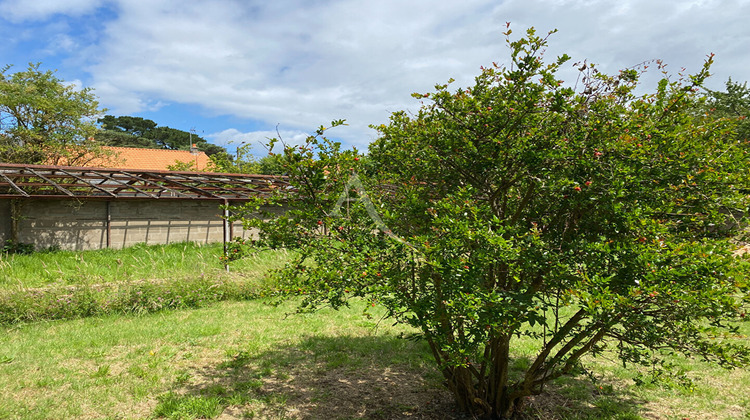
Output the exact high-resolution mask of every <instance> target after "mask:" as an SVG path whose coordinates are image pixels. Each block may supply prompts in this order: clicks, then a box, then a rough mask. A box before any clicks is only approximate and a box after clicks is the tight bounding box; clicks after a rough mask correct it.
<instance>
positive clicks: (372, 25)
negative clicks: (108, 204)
mask: <svg viewBox="0 0 750 420" xmlns="http://www.w3.org/2000/svg"><path fill="white" fill-rule="evenodd" d="M0 1H2V0H0ZM63 4H64V5H63ZM103 4H107V5H112V4H114V5H116V6H115V7H113V8H112V9H111V10H112V11H116V15H115V17H114V18H113V19H112V20H109V21H106V22H105V23H104V24H103V27H104V29H103V32H101V33H97V34H96V36H95V37H92V39H95V40H96V41H95V42H96V43H95V44H94V45H92V46H91V47H89V48H82V50H81V52H80V55H79V59H80V60H82V61H81V64H80V65H81V67H83V68H85V69H86V70H87V71H89V72H90V73H91V75H92V83H90V84H92V85H93V86H94V87H95V88H96V94H97V96H99V97H100V99H101V103H102V104H103V106H107V107H109V108H110V111H111V112H112V113H115V114H134V113H137V112H140V111H144V110H156V109H159V108H160V107H161V106H163V105H165V104H171V103H181V104H190V105H198V106H200V107H201V108H202V109H203V110H204V111H205V112H206V113H208V114H212V115H232V116H236V117H239V118H240V119H246V120H254V121H262V122H264V123H266V124H267V126H268V127H274V126H276V125H277V124H281V127H285V128H287V129H289V130H299V132H300V133H301V132H308V133H309V132H311V131H313V130H314V129H315V127H317V126H319V125H321V124H326V123H327V122H330V121H331V120H334V119H339V118H344V119H346V120H347V122H348V123H349V126H348V127H341V128H339V129H337V130H336V136H337V137H340V138H342V139H343V140H345V141H347V142H348V143H350V144H352V145H357V146H360V147H362V146H364V145H366V144H367V143H369V142H370V141H371V140H372V139H373V137H374V136H375V132H374V131H373V130H370V129H368V128H367V126H368V124H379V123H383V122H386V120H387V118H388V115H389V113H390V112H392V111H397V110H400V109H405V108H406V109H411V110H415V109H416V108H417V107H418V106H419V103H418V102H417V101H415V100H414V99H413V98H411V96H410V94H411V93H412V92H427V91H430V90H432V88H433V86H434V84H436V83H444V82H445V81H446V80H447V79H449V78H451V77H452V78H455V79H456V83H455V85H456V86H466V85H469V84H471V83H472V82H473V78H474V76H475V75H476V74H477V73H478V72H479V67H480V66H481V65H488V64H490V63H492V62H493V61H497V62H499V63H504V62H506V61H507V57H508V50H507V47H506V46H505V43H504V39H503V36H502V35H501V33H502V31H503V30H504V29H505V22H506V21H510V22H512V26H511V28H512V29H513V30H514V35H513V37H519V36H521V35H522V34H523V32H524V30H525V29H526V28H527V27H530V26H535V27H537V28H538V30H539V33H546V32H547V31H549V30H551V29H554V28H558V29H559V30H560V31H559V33H557V34H555V35H553V36H552V37H551V38H550V48H549V51H548V52H547V55H548V56H549V57H553V56H556V55H559V54H561V53H563V52H565V53H568V54H569V55H571V56H572V57H573V58H574V60H583V59H589V61H591V62H594V63H599V64H600V65H601V68H602V69H603V70H604V71H606V72H610V73H612V72H616V71H617V70H618V69H621V68H624V67H628V66H633V65H636V64H638V63H641V62H643V61H644V60H649V59H653V58H663V59H665V61H666V62H667V63H670V66H671V67H669V68H670V69H671V70H672V71H673V72H678V71H679V70H680V68H681V67H683V66H684V67H687V69H688V71H689V72H691V71H692V72H694V71H697V70H698V69H699V68H700V65H701V63H702V61H703V60H704V58H705V55H706V54H708V53H711V52H715V53H717V58H716V61H717V63H716V65H715V67H714V72H715V73H716V77H715V79H714V81H713V82H712V83H714V85H713V86H714V87H721V86H722V85H723V82H724V81H725V80H726V79H727V78H728V77H729V76H733V78H734V79H736V80H747V79H750V76H748V75H747V69H748V68H750V55H748V54H747V53H746V51H745V50H746V48H747V45H750V32H748V31H747V30H746V23H745V19H744V17H745V16H748V15H750V0H721V1H720V0H696V1H684V2H677V1H674V2H667V1H653V0H621V1H618V2H614V3H613V2H611V1H609V0H504V1H500V2H498V1H497V0H464V1H461V2H455V1H450V0H412V1H409V2H403V1H401V0H381V1H378V2H361V1H355V0H338V1H332V0H320V1H315V2H306V1H302V0H278V1H270V2H269V1H259V0H248V1H243V0H215V1H212V2H180V3H177V2H174V1H173V0H149V1H143V0H98V1H97V0H71V1H66V2H53V1H51V0H44V1H37V2H30V1H21V0H18V1H17V0H8V1H5V2H2V3H0V10H2V11H5V12H6V13H11V14H12V16H15V18H17V19H20V18H21V17H24V16H26V17H27V18H28V19H31V18H37V19H39V18H42V17H44V16H49V15H50V14H52V13H67V14H81V13H87V12H89V11H91V8H94V7H96V6H97V5H103ZM89 36H90V35H89ZM57 42H58V45H59V46H60V47H61V48H71V49H75V48H76V47H77V46H78V45H79V44H84V43H82V42H81V40H69V39H65V38H64V37H61V38H58V40H57ZM564 75H565V76H566V79H567V80H572V79H575V74H573V72H572V70H570V68H569V69H568V70H567V71H566V72H565V73H564ZM271 134H272V135H274V134H275V133H271ZM230 135H244V134H242V133H239V132H237V133H234V134H232V133H231V132H229V131H227V132H223V133H216V136H217V137H216V139H217V141H219V139H224V138H230ZM222 136H224V137H222Z"/></svg>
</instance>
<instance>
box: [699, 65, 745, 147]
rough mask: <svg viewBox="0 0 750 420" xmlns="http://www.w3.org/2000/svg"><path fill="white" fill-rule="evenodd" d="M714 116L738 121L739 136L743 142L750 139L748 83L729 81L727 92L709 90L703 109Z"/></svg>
mask: <svg viewBox="0 0 750 420" xmlns="http://www.w3.org/2000/svg"><path fill="white" fill-rule="evenodd" d="M702 108H703V109H704V110H705V111H706V112H708V113H712V114H714V115H718V116H722V117H727V118H733V119H736V120H737V136H738V138H739V139H741V140H743V139H744V140H748V139H750V88H748V87H747V82H745V83H742V84H740V83H738V82H734V81H732V79H731V78H729V80H727V83H726V91H725V92H720V91H713V90H707V101H706V103H705V104H704V106H703V107H702Z"/></svg>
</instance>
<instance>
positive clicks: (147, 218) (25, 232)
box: [0, 199, 252, 250]
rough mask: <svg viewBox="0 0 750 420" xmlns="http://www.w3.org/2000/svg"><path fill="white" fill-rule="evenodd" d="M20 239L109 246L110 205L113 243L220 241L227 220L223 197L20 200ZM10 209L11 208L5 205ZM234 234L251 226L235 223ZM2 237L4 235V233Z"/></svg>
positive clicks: (5, 224) (5, 225) (39, 244)
mask: <svg viewBox="0 0 750 420" xmlns="http://www.w3.org/2000/svg"><path fill="white" fill-rule="evenodd" d="M9 202H10V200H0V235H6V236H7V237H9V236H10V226H11V223H10V219H11V218H10V203H9ZM19 203H20V207H19V208H18V213H19V214H20V215H21V217H20V218H19V220H18V232H17V234H18V240H19V242H23V243H32V244H34V245H35V246H36V248H37V249H44V248H48V247H51V246H54V247H59V248H60V249H66V250H89V249H101V248H106V247H107V206H108V205H109V214H110V247H111V248H115V249H119V248H123V247H128V246H132V245H135V244H137V243H143V242H145V243H147V244H167V243H173V242H181V241H193V242H200V243H212V242H221V241H222V240H223V238H224V225H223V220H222V219H221V214H222V210H221V209H220V207H219V206H220V205H221V203H220V202H217V201H205V200H114V201H110V202H109V204H108V203H107V202H106V201H78V200H36V199H24V200H19ZM6 209H7V210H6ZM232 230H233V232H232V236H233V237H237V236H239V237H243V238H247V237H249V236H251V235H252V232H248V231H245V230H244V229H242V225H241V224H240V223H235V224H234V226H233V229H232ZM0 238H2V236H0Z"/></svg>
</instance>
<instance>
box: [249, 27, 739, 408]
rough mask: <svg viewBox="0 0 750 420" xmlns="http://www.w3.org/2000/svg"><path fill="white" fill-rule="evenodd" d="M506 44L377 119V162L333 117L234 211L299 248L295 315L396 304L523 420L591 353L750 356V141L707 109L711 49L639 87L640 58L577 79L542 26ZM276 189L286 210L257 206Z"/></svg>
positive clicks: (481, 398) (468, 390)
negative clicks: (564, 75)
mask: <svg viewBox="0 0 750 420" xmlns="http://www.w3.org/2000/svg"><path fill="white" fill-rule="evenodd" d="M507 37H508V40H507V42H508V47H509V50H510V59H509V61H508V64H507V65H500V64H493V65H492V66H490V67H488V68H483V69H482V72H481V73H480V74H479V76H477V77H476V81H475V84H474V85H473V86H470V87H467V88H463V87H462V88H456V89H451V88H450V84H444V85H438V86H436V88H435V91H434V92H431V93H425V94H415V95H414V96H415V97H416V98H418V99H419V100H420V101H421V103H422V106H421V108H420V110H419V111H418V112H417V113H416V114H410V113H407V112H404V111H400V112H396V113H394V114H393V115H392V116H391V118H390V122H389V123H388V124H383V125H379V126H377V127H376V128H377V130H378V131H379V132H380V137H379V138H378V139H377V140H376V141H375V142H374V143H372V144H371V145H370V148H369V156H368V157H367V160H368V163H367V168H365V167H364V165H363V160H364V159H363V158H364V157H363V156H362V155H361V154H359V152H357V151H356V150H342V149H341V147H340V144H338V143H336V142H333V141H331V140H329V139H327V138H326V137H325V134H326V131H327V129H326V128H324V127H321V128H320V129H319V130H318V131H317V133H316V134H315V135H313V136H311V137H309V138H308V139H307V142H306V143H305V144H303V145H301V146H292V145H284V147H283V153H282V154H280V155H279V156H280V157H281V162H282V163H283V166H284V168H285V170H286V171H287V172H288V174H289V179H290V182H291V183H292V185H293V186H294V189H293V190H285V191H279V192H278V194H277V195H276V196H274V197H272V198H270V199H262V198H259V199H258V202H255V203H250V204H249V205H248V206H246V207H244V208H241V209H240V208H238V209H235V211H236V212H237V214H238V217H242V218H243V219H244V223H245V225H246V227H256V228H258V229H259V232H260V233H259V238H258V239H257V240H255V241H252V242H251V243H245V242H238V243H237V244H236V245H235V246H237V247H240V248H241V247H248V248H247V249H246V251H248V252H254V251H257V250H261V249H266V248H289V249H294V250H296V251H297V252H295V253H294V254H292V255H293V261H292V262H290V263H289V264H288V265H287V266H286V267H285V268H283V269H281V270H278V271H277V272H275V276H276V277H277V278H278V280H279V282H280V290H279V291H278V295H279V297H281V298H284V297H288V296H296V295H302V296H303V303H302V304H301V307H300V310H314V309H315V308H317V307H319V306H321V305H330V306H333V307H334V308H338V307H340V306H342V305H347V302H348V301H349V300H350V299H353V298H359V299H362V298H363V299H366V300H368V301H370V302H372V303H373V304H376V303H377V304H380V305H383V306H384V307H385V308H386V310H387V314H388V316H389V317H391V318H393V319H395V321H396V322H400V323H405V324H409V325H411V326H413V327H414V328H415V331H417V334H416V335H415V338H419V339H423V340H425V341H426V342H427V343H428V345H429V347H430V349H431V350H432V353H433V356H434V359H435V362H436V364H437V367H438V369H439V370H440V372H441V373H442V374H443V376H444V378H445V383H446V385H447V387H448V388H449V389H450V390H451V391H452V392H453V394H454V396H455V399H456V402H457V404H458V405H459V406H460V407H461V408H462V409H464V410H466V411H467V412H469V413H471V414H473V415H475V416H479V417H483V418H511V417H514V416H516V415H518V414H519V413H520V412H521V410H522V406H523V401H524V399H525V397H527V396H529V395H535V394H538V393H540V392H541V391H542V389H543V387H544V385H545V384H546V383H547V382H549V381H550V380H552V379H555V378H558V377H560V376H562V375H566V374H570V373H572V372H574V371H575V370H576V369H578V368H579V367H580V366H581V364H582V360H583V359H582V358H583V356H584V355H587V354H594V355H598V354H601V353H602V352H605V351H606V352H609V353H608V354H609V355H610V357H619V358H620V359H622V361H623V363H638V364H644V365H649V366H661V365H660V363H662V362H663V358H662V356H663V355H664V354H665V353H664V352H666V351H669V352H681V353H683V354H685V355H687V356H688V357H701V358H704V359H706V360H710V361H713V362H716V363H718V364H720V365H723V366H727V367H736V366H745V365H747V363H748V361H749V360H750V359H749V358H750V349H749V348H748V347H747V345H743V344H742V343H741V342H738V341H736V340H732V339H731V337H732V335H731V334H732V333H733V332H735V331H736V328H735V325H736V324H734V323H736V322H741V321H742V319H743V317H744V316H745V313H746V311H747V309H748V302H749V299H748V283H747V274H746V273H747V263H748V261H747V259H744V260H743V259H740V258H735V257H734V256H733V254H732V251H733V249H734V248H735V247H736V246H735V244H734V243H733V242H732V238H733V237H734V236H735V235H736V233H737V232H738V231H739V230H740V227H741V226H742V224H743V223H744V222H745V221H746V214H747V211H748V191H750V155H748V151H750V142H748V141H747V140H746V139H738V138H737V137H736V136H735V135H733V130H734V126H733V122H732V121H730V120H727V119H724V118H718V117H716V116H715V115H711V114H701V115H695V112H694V109H695V108H696V106H698V105H699V102H700V101H701V99H700V94H699V88H700V86H701V84H702V83H703V81H704V80H705V78H706V77H708V71H709V67H710V65H711V62H712V57H709V58H708V60H707V61H706V64H705V66H704V67H703V68H702V69H701V70H700V71H699V72H697V73H696V74H695V75H693V76H690V77H689V78H685V79H682V78H678V79H676V80H673V79H670V78H669V77H666V76H665V78H664V79H663V80H661V81H660V82H659V84H658V87H657V88H656V90H655V91H654V92H651V93H647V94H643V95H636V94H635V89H636V86H638V80H639V77H640V75H641V72H639V71H638V70H633V69H629V70H624V71H621V72H620V73H619V74H616V75H606V74H604V73H601V72H599V71H598V70H597V69H596V67H594V66H592V65H589V64H586V63H578V64H576V66H577V67H578V68H579V70H580V78H579V84H578V86H577V87H575V88H574V87H570V86H566V85H565V83H564V82H563V81H561V80H559V78H558V76H557V73H558V71H559V69H560V68H561V66H563V65H565V64H566V63H567V62H568V60H569V58H568V57H567V56H562V57H559V58H557V59H555V60H553V61H552V62H549V63H546V62H545V58H544V57H543V52H544V49H545V47H546V43H547V38H546V37H540V36H538V35H537V34H536V33H535V31H534V30H533V29H531V30H529V31H528V33H527V34H526V36H525V37H523V38H520V39H518V40H512V39H511V38H510V30H508V32H507ZM341 123H342V122H341V121H336V122H334V123H333V124H332V125H333V126H336V125H339V124H341ZM274 144H276V142H274V141H272V142H271V146H273V145H274ZM365 169H366V170H365ZM269 202H270V203H273V202H276V203H279V204H281V203H284V204H285V205H286V206H287V208H288V209H289V210H288V211H287V212H286V213H285V214H284V215H282V216H280V217H275V218H256V217H254V216H257V215H258V212H259V209H260V208H261V207H260V204H268V203H269ZM521 337H528V338H532V339H534V340H536V343H537V344H538V345H537V347H536V348H535V349H534V350H533V352H532V353H528V352H529V350H526V353H519V352H518V351H517V349H516V348H515V345H516V343H517V342H518V340H519V338H521ZM513 357H517V358H524V359H526V360H525V361H524V363H516V364H512V363H511V360H512V358H513ZM514 366H515V369H514Z"/></svg>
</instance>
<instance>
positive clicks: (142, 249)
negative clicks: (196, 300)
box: [0, 242, 267, 291]
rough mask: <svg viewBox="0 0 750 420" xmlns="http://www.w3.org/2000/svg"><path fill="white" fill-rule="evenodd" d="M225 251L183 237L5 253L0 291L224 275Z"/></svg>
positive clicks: (254, 267)
mask: <svg viewBox="0 0 750 420" xmlns="http://www.w3.org/2000/svg"><path fill="white" fill-rule="evenodd" d="M222 252H223V246H222V244H210V245H200V244H197V243H194V242H180V243H175V244H170V245H146V244H138V245H135V246H132V247H129V248H124V249H121V250H114V249H101V250H96V251H83V252H81V251H54V252H36V253H33V254H0V291H13V290H18V289H33V288H50V287H61V286H80V285H90V284H110V283H120V282H133V281H141V280H144V279H148V280H153V279H171V280H175V279H186V278H195V277H199V276H201V275H203V276H205V275H212V276H216V275H222V273H223V271H224V267H223V265H222V263H221V262H220V261H219V257H220V256H221V255H222ZM264 263H267V261H264ZM230 264H231V269H232V271H238V272H244V273H247V272H248V271H258V269H259V266H258V264H257V260H254V259H245V260H238V261H234V262H232V263H230Z"/></svg>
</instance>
